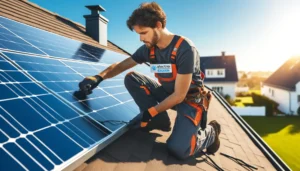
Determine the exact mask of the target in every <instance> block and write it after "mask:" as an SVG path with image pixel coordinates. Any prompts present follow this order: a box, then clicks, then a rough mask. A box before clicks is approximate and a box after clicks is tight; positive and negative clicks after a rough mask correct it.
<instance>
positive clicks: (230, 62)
mask: <svg viewBox="0 0 300 171" xmlns="http://www.w3.org/2000/svg"><path fill="white" fill-rule="evenodd" d="M200 68H201V70H202V71H203V72H204V73H205V70H206V69H221V68H224V69H225V78H205V82H224V81H229V82H237V81H238V74H237V68H236V62H235V56H233V55H230V56H227V55H226V56H204V57H200Z"/></svg>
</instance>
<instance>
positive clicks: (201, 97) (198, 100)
mask: <svg viewBox="0 0 300 171" xmlns="http://www.w3.org/2000/svg"><path fill="white" fill-rule="evenodd" d="M210 100H211V93H210V91H208V92H207V91H205V90H204V88H203V87H194V88H190V89H189V91H188V93H187V95H186V97H185V99H184V101H185V102H189V103H195V104H197V105H198V106H200V107H201V108H202V109H203V110H202V117H201V121H200V126H201V128H202V129H203V130H204V129H205V128H206V124H207V111H208V107H209V103H210Z"/></svg>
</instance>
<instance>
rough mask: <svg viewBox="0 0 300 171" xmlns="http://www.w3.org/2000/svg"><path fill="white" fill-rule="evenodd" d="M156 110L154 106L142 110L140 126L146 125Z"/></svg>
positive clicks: (155, 113)
mask: <svg viewBox="0 0 300 171" xmlns="http://www.w3.org/2000/svg"><path fill="white" fill-rule="evenodd" d="M157 114H158V112H157V111H156V109H155V108H154V107H151V108H149V109H148V110H145V111H144V112H143V117H142V121H141V127H142V128H144V127H146V126H147V125H148V123H149V122H150V121H151V119H152V118H153V117H154V116H156V115H157Z"/></svg>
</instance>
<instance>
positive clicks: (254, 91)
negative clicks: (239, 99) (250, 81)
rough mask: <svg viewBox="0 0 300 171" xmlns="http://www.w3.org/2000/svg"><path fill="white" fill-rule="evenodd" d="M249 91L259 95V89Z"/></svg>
mask: <svg viewBox="0 0 300 171" xmlns="http://www.w3.org/2000/svg"><path fill="white" fill-rule="evenodd" d="M249 93H255V94H259V95H260V90H249Z"/></svg>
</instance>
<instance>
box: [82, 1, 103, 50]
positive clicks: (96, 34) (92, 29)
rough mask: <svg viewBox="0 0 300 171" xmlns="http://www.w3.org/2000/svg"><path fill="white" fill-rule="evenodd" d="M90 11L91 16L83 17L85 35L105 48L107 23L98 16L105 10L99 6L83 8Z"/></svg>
mask: <svg viewBox="0 0 300 171" xmlns="http://www.w3.org/2000/svg"><path fill="white" fill-rule="evenodd" d="M85 7H86V8H88V9H89V10H91V15H84V16H83V17H84V18H85V29H86V34H87V35H89V36H90V37H92V38H93V39H94V40H96V41H98V42H99V43H100V44H101V45H104V46H107V23H108V19H106V18H105V17H103V16H102V15H100V12H104V11H105V9H104V8H103V7H101V6H100V5H90V6H85Z"/></svg>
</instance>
